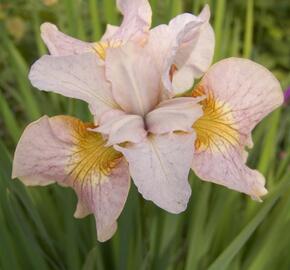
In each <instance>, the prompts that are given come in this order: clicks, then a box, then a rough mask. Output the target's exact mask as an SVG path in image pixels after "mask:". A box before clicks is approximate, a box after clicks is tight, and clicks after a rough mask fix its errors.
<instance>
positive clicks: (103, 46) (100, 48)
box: [93, 40, 123, 60]
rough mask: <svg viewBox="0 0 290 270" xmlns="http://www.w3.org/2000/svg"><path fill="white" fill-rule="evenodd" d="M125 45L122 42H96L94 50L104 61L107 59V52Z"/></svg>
mask: <svg viewBox="0 0 290 270" xmlns="http://www.w3.org/2000/svg"><path fill="white" fill-rule="evenodd" d="M122 44H123V42H122V41H121V40H109V41H100V42H96V43H94V45H93V50H94V51H95V52H96V53H97V55H98V56H99V57H100V58H101V59H102V60H105V59H106V50H107V49H108V48H118V47H120V46H121V45H122Z"/></svg>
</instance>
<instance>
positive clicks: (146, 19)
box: [111, 0, 152, 45]
mask: <svg viewBox="0 0 290 270" xmlns="http://www.w3.org/2000/svg"><path fill="white" fill-rule="evenodd" d="M117 6H118V9H119V10H120V11H121V13H122V14H123V16H124V19H123V22H122V24H121V26H120V27H119V28H118V30H117V31H116V32H115V33H114V35H112V36H111V38H112V39H113V40H122V41H123V42H124V43H125V42H128V41H130V40H132V41H134V42H137V43H138V44H140V45H141V44H143V43H145V42H146V40H147V36H148V32H149V29H150V26H151V17H152V11H151V7H150V4H149V2H148V0H134V1H132V0H117Z"/></svg>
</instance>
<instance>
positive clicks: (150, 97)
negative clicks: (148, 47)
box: [106, 43, 160, 116]
mask: <svg viewBox="0 0 290 270" xmlns="http://www.w3.org/2000/svg"><path fill="white" fill-rule="evenodd" d="M106 71H107V77H108V79H109V81H110V82H111V83H112V89H113V96H114V99H115V100H116V102H117V103H118V104H119V105H120V106H121V108H122V109H123V110H124V111H125V112H127V113H128V114H139V115H142V116H144V115H145V114H146V113H147V112H149V111H150V110H152V108H154V107H155V106H156V104H157V102H158V99H159V95H160V91H159V85H160V73H159V72H158V70H157V69H156V66H155V65H154V61H153V59H152V58H151V56H150V55H148V54H147V53H146V52H145V51H144V50H143V49H142V48H141V47H139V46H137V45H134V44H132V43H130V44H127V45H125V46H123V47H120V48H116V49H108V55H107V58H106Z"/></svg>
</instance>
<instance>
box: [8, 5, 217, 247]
mask: <svg viewBox="0 0 290 270" xmlns="http://www.w3.org/2000/svg"><path fill="white" fill-rule="evenodd" d="M117 3H118V7H119V9H120V10H121V12H122V13H123V14H124V20H123V23H122V24H121V26H120V27H112V26H109V27H108V30H107V32H106V34H105V36H104V37H103V38H102V40H101V41H100V42H98V43H85V42H82V41H78V40H76V39H73V38H71V37H68V36H66V35H64V34H62V33H61V32H59V31H58V30H57V28H56V27H55V26H53V25H51V24H44V25H43V26H42V37H43V39H44V41H45V43H46V44H47V46H48V48H49V51H50V53H51V55H46V56H43V57H42V58H41V59H39V60H38V61H37V62H36V63H35V64H34V65H33V66H32V68H31V71H30V74H29V78H30V80H31V82H32V84H33V85H34V86H35V87H36V88H38V89H40V90H45V91H53V92H56V93H59V94H62V95H64V96H67V97H72V98H76V99H80V100H83V101H86V102H87V103H88V104H89V108H90V111H91V113H92V114H93V116H94V119H95V121H94V123H84V122H82V121H80V120H78V119H76V118H73V117H69V116H56V117H51V118H49V117H47V116H44V117H42V118H41V119H39V120H38V121H36V122H33V123H32V124H30V125H29V126H28V127H27V128H26V129H25V131H24V133H23V135H22V136H21V139H20V141H19V143H18V145H17V148H16V152H15V157H14V162H13V177H14V178H15V177H18V178H19V179H20V180H21V181H22V182H23V183H24V184H26V185H48V184H51V183H54V182H57V183H58V184H60V185H62V186H69V187H72V188H73V189H74V190H75V192H76V194H77V196H78V205H77V208H76V211H75V217H77V218H82V217H84V216H86V215H88V214H91V213H92V214H94V216H95V219H96V227H97V234H98V240H99V241H106V240H108V239H109V238H110V237H111V236H112V235H113V234H114V232H115V231H116V228H117V224H116V220H117V218H118V216H119V215H120V213H121V211H122V209H123V207H124V204H125V201H126V198H127V195H128V191H129V186H130V176H131V177H132V179H133V181H134V183H135V184H136V186H137V188H138V190H139V191H140V193H141V194H142V195H143V197H144V198H145V199H148V200H152V201H153V202H154V203H155V204H156V205H158V206H160V207H162V208H163V209H165V210H167V211H169V212H171V213H179V212H181V211H184V210H185V209H186V206H187V203H188V200H189V197H190V194H191V189H190V185H189V184H188V181H187V178H188V173H189V170H190V167H191V163H192V158H193V149H192V145H193V144H194V141H195V138H196V136H195V133H194V130H193V128H192V124H193V123H194V122H195V121H196V120H197V119H198V118H199V117H201V115H202V107H201V105H200V104H197V103H198V102H200V101H201V100H202V99H203V97H180V98H172V97H173V96H174V91H175V89H176V87H175V86H174V83H173V81H174V78H175V76H177V77H180V76H179V75H178V74H179V71H180V72H181V71H182V69H183V68H184V69H187V70H192V72H193V73H194V72H195V70H196V71H198V72H196V75H194V76H193V77H192V76H191V80H193V78H195V77H197V76H200V73H201V69H205V68H206V66H208V65H209V64H210V61H211V60H210V59H211V57H212V54H213V46H214V45H213V44H210V45H206V46H205V47H207V48H208V49H206V50H204V49H205V47H203V46H202V44H201V43H202V42H201V41H202V40H203V39H204V37H205V36H206V35H205V34H204V31H206V33H208V35H209V36H210V38H209V40H211V41H212V40H213V32H212V29H211V27H210V26H209V23H208V20H209V9H208V7H207V6H206V7H205V9H204V10H203V11H202V12H201V14H200V15H199V16H198V17H196V16H193V15H190V14H184V15H180V16H178V17H177V18H175V19H173V20H172V21H171V22H170V24H169V25H163V26H160V29H159V27H157V28H156V30H154V29H152V30H151V31H152V34H151V33H150V32H149V31H148V30H149V26H150V20H151V10H150V6H149V4H148V2H147V1H143V0H142V1H141V0H139V1H127V0H123V1H122V0H121V1H118V2H117ZM159 30H162V33H163V35H164V38H165V36H166V38H167V42H166V41H165V40H163V39H162V42H164V44H163V45H162V46H163V49H162V55H159V57H158V58H156V57H155V56H156V52H157V50H156V49H157V48H155V50H154V46H152V45H153V44H154V42H156V41H157V40H156V39H157V38H158V34H157V33H158V31H159ZM160 45H161V44H160ZM153 50H154V51H153ZM198 51H200V52H203V53H198ZM205 51H207V52H208V54H209V55H208V54H207V53H205ZM203 57H204V58H205V60H204V61H202V58H203ZM185 59H188V61H186V60H185ZM194 63H196V64H194ZM182 76H184V75H182ZM177 81H178V80H177ZM192 83H193V81H192V82H191V84H192Z"/></svg>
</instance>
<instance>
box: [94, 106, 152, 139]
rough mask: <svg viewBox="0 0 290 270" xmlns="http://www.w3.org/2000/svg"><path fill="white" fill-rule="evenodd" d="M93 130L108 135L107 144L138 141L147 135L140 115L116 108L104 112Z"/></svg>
mask: <svg viewBox="0 0 290 270" xmlns="http://www.w3.org/2000/svg"><path fill="white" fill-rule="evenodd" d="M95 131H98V132H100V133H102V134H104V135H108V143H107V145H114V144H119V143H123V142H133V143H138V142H140V141H142V140H143V139H144V138H145V137H146V135H147V132H146V131H145V129H144V121H143V118H142V117H141V116H139V115H128V114H125V113H123V112H122V111H117V110H114V111H109V112H107V113H105V114H104V115H103V116H102V117H101V121H100V125H99V127H97V128H96V129H95Z"/></svg>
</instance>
